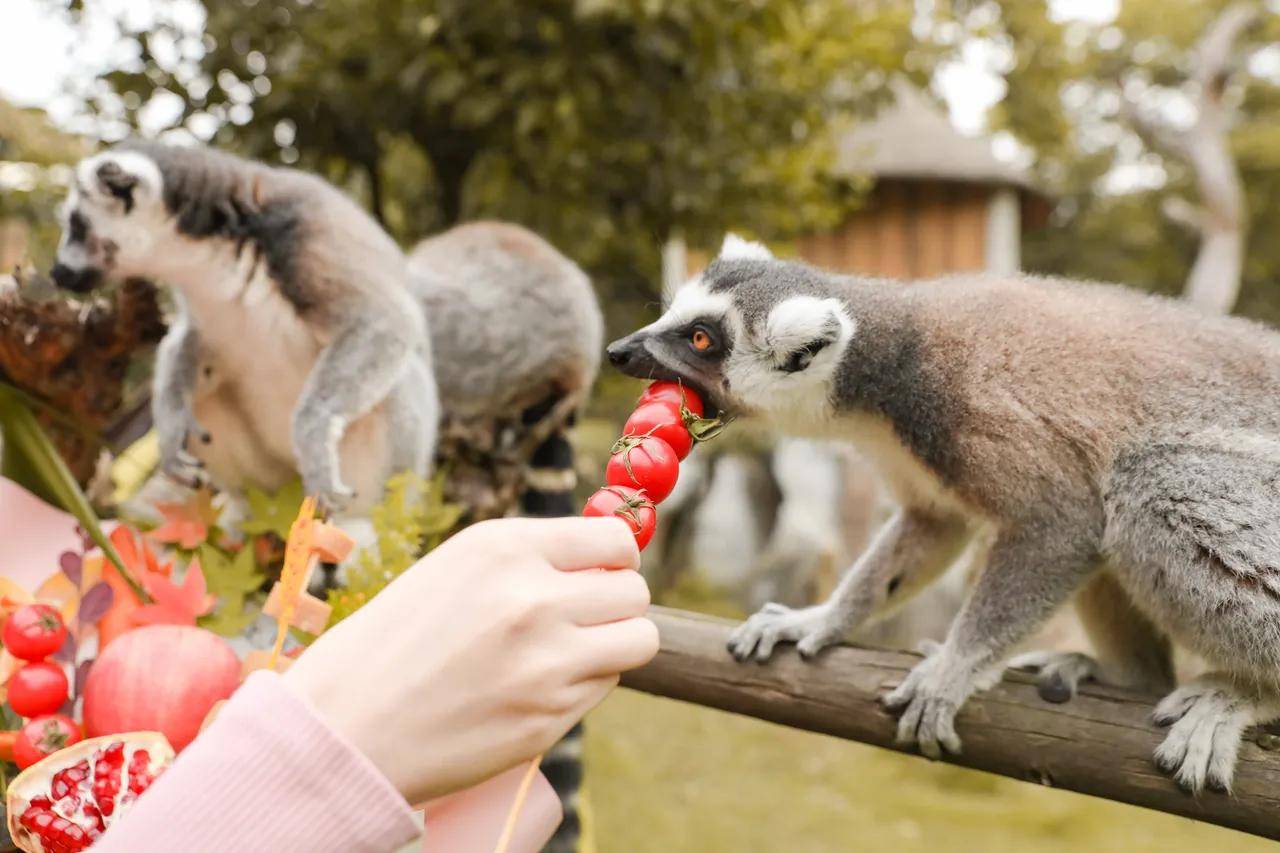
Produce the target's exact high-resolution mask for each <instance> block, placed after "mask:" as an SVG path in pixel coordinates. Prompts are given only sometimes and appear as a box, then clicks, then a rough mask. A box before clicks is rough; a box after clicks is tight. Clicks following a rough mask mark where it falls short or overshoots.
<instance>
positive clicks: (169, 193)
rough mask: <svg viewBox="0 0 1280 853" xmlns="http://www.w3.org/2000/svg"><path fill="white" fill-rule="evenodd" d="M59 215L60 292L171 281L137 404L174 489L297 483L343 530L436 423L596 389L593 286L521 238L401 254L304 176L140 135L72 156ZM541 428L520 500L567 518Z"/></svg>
mask: <svg viewBox="0 0 1280 853" xmlns="http://www.w3.org/2000/svg"><path fill="white" fill-rule="evenodd" d="M65 216H66V223H65V229H64V232H63V236H62V241H61V243H60V244H59V247H58V257H57V264H56V265H55V267H54V270H53V275H54V279H55V280H56V281H57V282H58V283H59V284H60V285H61V286H63V287H66V288H68V289H71V290H76V291H86V290H89V289H91V288H92V287H94V286H95V285H96V284H97V283H98V282H99V281H101V280H102V279H104V278H123V277H126V276H139V277H148V278H155V279H159V280H161V281H164V282H166V283H168V284H170V285H172V288H173V293H174V298H175V302H176V305H177V316H176V318H175V319H174V321H173V322H172V324H171V326H170V330H169V333H168V335H166V337H165V340H164V342H163V343H162V344H161V347H160V350H159V353H158V355H157V360H156V375H155V380H154V387H153V396H152V409H153V416H154V421H155V427H156V431H157V434H158V436H159V439H160V447H161V464H162V466H163V468H164V470H165V471H166V472H167V473H169V474H171V475H173V476H174V477H175V478H176V479H179V480H180V481H182V482H186V483H195V482H197V481H199V480H201V479H203V477H204V476H205V474H206V473H207V475H208V476H209V478H211V479H212V481H213V482H214V484H216V485H217V486H219V487H221V488H223V489H227V490H231V491H238V490H240V489H242V488H243V487H244V486H246V485H254V486H257V487H259V488H264V489H275V488H279V487H280V486H282V485H283V484H284V483H286V482H287V481H288V480H290V479H292V478H293V477H294V476H296V475H299V474H300V475H301V476H302V480H303V484H304V486H305V488H306V491H307V493H308V494H313V495H317V496H319V497H320V498H321V499H322V500H323V501H324V502H325V503H326V504H327V505H328V506H329V507H331V508H338V509H344V510H346V511H347V512H348V513H349V514H354V515H359V514H361V513H362V512H363V511H365V510H367V509H368V507H369V506H370V505H371V504H372V503H374V502H376V500H377V499H378V497H379V496H380V495H381V492H382V485H383V483H384V482H385V481H386V479H387V477H388V476H389V475H390V474H392V473H394V472H396V471H402V470H412V471H416V472H419V473H425V472H426V471H427V470H428V469H429V467H430V461H431V456H432V453H433V451H434V450H435V447H436V439H437V428H438V425H439V423H440V421H441V418H442V416H443V417H445V418H446V419H448V420H462V421H476V420H483V419H485V418H490V419H497V418H500V417H504V416H510V415H513V414H514V416H515V417H516V418H520V417H521V416H523V418H524V420H525V421H528V422H530V423H532V422H534V421H539V420H540V419H542V418H543V417H544V416H545V415H547V414H548V413H554V414H558V415H561V417H560V418H559V419H558V420H556V419H550V420H549V421H548V422H549V423H551V422H552V421H554V423H559V422H560V421H563V420H567V419H568V417H569V416H571V414H572V411H573V410H575V409H576V408H577V407H579V406H580V405H581V403H582V402H583V400H584V398H585V396H586V393H587V391H588V390H589V388H590V386H591V383H592V381H593V380H594V378H595V374H596V370H597V367H598V364H599V352H600V348H601V344H602V336H603V331H602V329H603V324H602V321H601V317H600V310H599V307H598V305H597V304H596V299H595V295H594V293H593V291H592V289H591V285H590V282H589V281H588V279H587V277H586V276H585V275H584V274H583V273H582V271H581V270H579V269H578V268H577V267H576V266H575V265H574V264H573V263H572V262H571V261H569V260H568V259H567V258H565V257H564V256H563V255H561V254H560V253H559V252H557V251H556V250H555V249H554V248H552V247H551V246H550V245H549V244H547V243H546V242H545V241H543V240H542V239H541V238H539V237H537V236H536V235H534V234H532V233H531V232H529V231H526V230H524V229H522V228H519V227H517V226H513V225H506V224H502V223H475V224H470V225H464V226H460V227H458V228H455V229H453V230H451V231H448V232H446V233H444V234H442V235H439V236H437V237H433V238H430V239H428V240H424V241H423V242H422V243H421V244H419V246H418V247H417V248H416V249H415V250H414V252H413V257H412V259H411V260H409V259H406V257H405V255H404V253H403V252H401V251H400V249H399V247H398V246H397V245H396V244H395V243H394V242H393V241H392V240H391V238H390V237H389V236H388V235H387V234H386V232H385V231H383V230H382V228H381V227H380V226H379V225H378V224H377V223H376V222H374V221H373V219H372V218H370V217H369V216H368V214H366V213H365V212H364V211H363V210H362V209H361V208H360V207H359V206H358V205H357V204H356V203H355V202H353V201H352V200H351V199H349V198H348V197H347V196H346V195H344V194H343V193H342V192H340V191H339V190H337V189H335V188H334V187H332V186H331V185H329V184H328V183H326V182H325V181H323V180H321V179H320V178H318V177H315V176H313V175H310V174H307V173H305V172H300V171H297V170H294V169H284V168H273V167H269V166H266V165H263V164H261V163H256V162H253V161H249V160H243V159H241V158H238V157H234V156H232V155H230V154H226V153H223V152H219V151H214V150H211V149H207V148H191V147H181V146H169V145H163V144H159V143H153V142H142V141H131V142H127V143H124V144H121V145H119V146H116V147H115V148H113V149H111V150H108V151H106V152H104V153H101V154H98V155H95V156H93V157H90V158H87V159H86V160H84V161H82V162H81V163H80V164H79V165H78V166H77V167H76V170H75V182H74V185H73V187H72V189H71V194H70V197H69V198H68V200H67V204H66V212H65ZM432 341H434V342H435V343H434V344H433V343H432ZM433 351H434V352H433ZM433 362H434V363H433ZM549 432H550V434H549V435H546V436H542V435H538V434H537V433H536V431H535V436H536V437H538V438H540V439H546V443H547V444H548V447H545V448H539V447H538V446H537V442H535V443H533V445H531V447H530V450H529V453H530V454H533V455H535V456H536V455H538V454H541V456H542V457H545V458H548V459H552V462H553V464H555V465H556V466H558V467H557V469H556V472H555V473H554V474H551V475H548V474H546V473H539V472H538V471H536V470H535V471H534V472H533V473H530V474H528V476H527V477H526V479H527V480H529V481H530V485H531V486H532V488H531V489H530V490H528V491H530V494H529V495H526V496H523V499H524V501H525V503H526V505H528V506H529V507H531V508H533V509H535V510H539V511H542V514H546V512H549V511H550V509H556V510H560V511H561V512H558V513H557V514H563V513H564V511H569V512H571V511H572V506H571V501H570V498H569V496H568V494H567V492H566V490H565V488H564V486H565V484H566V483H569V478H570V477H571V475H572V466H571V459H570V458H568V457H567V456H566V454H567V453H568V450H567V444H565V443H564V438H563V435H562V434H560V435H559V438H556V437H555V436H556V435H557V433H555V431H554V430H551V431H549ZM552 457H554V458H552ZM535 464H541V463H540V462H539V460H537V459H535ZM566 466H567V467H568V469H569V470H568V471H566V470H564V468H565V467H566ZM539 486H542V487H544V488H541V489H540V488H539ZM552 486H554V487H555V488H554V490H553V491H554V493H553V494H552V495H551V496H550V497H546V498H544V497H541V493H542V492H543V491H545V490H546V488H551V487H552ZM548 501H550V503H551V504H553V505H554V506H550V507H545V506H544V504H547V503H548Z"/></svg>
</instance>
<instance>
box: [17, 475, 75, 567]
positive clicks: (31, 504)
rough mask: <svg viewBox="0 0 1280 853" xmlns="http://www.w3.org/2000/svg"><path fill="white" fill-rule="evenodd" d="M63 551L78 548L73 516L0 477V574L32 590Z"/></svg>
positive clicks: (56, 562)
mask: <svg viewBox="0 0 1280 853" xmlns="http://www.w3.org/2000/svg"><path fill="white" fill-rule="evenodd" d="M63 551H75V552H77V553H78V552H79V551H80V537H79V535H78V534H77V533H76V519H75V516H73V515H70V514H69V513H65V512H63V511H62V510H60V509H58V508H57V507H52V506H49V504H47V503H45V502H44V501H42V500H40V498H38V497H36V496H35V495H33V494H31V493H30V492H28V491H27V490H26V489H24V488H22V487H21V486H19V485H18V484H17V483H15V482H13V481H12V480H8V479H5V478H3V477H0V575H4V576H5V577H7V578H9V579H10V580H12V581H14V582H16V583H17V584H18V585H19V586H21V587H23V588H24V589H26V590H27V591H29V592H35V590H36V588H37V587H38V586H40V584H41V583H43V582H44V581H45V580H46V579H48V577H49V576H50V575H52V574H54V573H56V572H57V571H58V557H59V556H60V555H61V554H62V552H63Z"/></svg>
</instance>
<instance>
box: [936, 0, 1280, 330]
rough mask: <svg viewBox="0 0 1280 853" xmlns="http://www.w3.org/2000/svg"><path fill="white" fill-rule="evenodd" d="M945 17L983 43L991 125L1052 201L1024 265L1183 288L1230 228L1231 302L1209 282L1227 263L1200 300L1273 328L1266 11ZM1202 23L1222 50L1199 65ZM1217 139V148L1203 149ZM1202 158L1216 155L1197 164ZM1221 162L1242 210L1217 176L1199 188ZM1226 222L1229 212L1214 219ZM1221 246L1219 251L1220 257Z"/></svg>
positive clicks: (1278, 161)
mask: <svg viewBox="0 0 1280 853" xmlns="http://www.w3.org/2000/svg"><path fill="white" fill-rule="evenodd" d="M1229 10H1230V11H1229ZM957 16H958V18H959V20H960V21H961V22H962V23H964V24H966V25H967V32H968V33H969V34H970V35H971V36H974V37H978V38H981V39H983V40H986V41H987V43H988V44H989V45H990V46H991V47H992V48H993V49H992V55H993V56H994V58H995V63H996V68H995V70H996V71H997V72H998V73H1000V74H1001V75H1002V76H1003V77H1004V79H1005V82H1006V84H1007V92H1006V94H1005V96H1004V98H1003V99H1002V100H1001V101H1000V102H999V103H998V104H997V105H996V107H995V108H994V109H993V111H992V115H991V120H992V123H993V125H994V126H995V127H997V128H1000V129H1004V130H1008V131H1011V132H1012V133H1013V134H1014V135H1015V136H1016V137H1017V138H1018V139H1019V140H1021V141H1022V142H1023V143H1025V144H1026V145H1027V146H1028V147H1029V148H1030V150H1031V153H1032V155H1033V156H1034V158H1035V167H1036V170H1037V172H1038V174H1039V175H1040V176H1041V178H1042V179H1043V180H1044V181H1045V183H1046V186H1047V187H1048V188H1050V190H1051V191H1053V192H1054V193H1055V194H1057V196H1058V197H1059V199H1060V201H1059V204H1058V205H1057V209H1056V211H1055V216H1054V219H1053V221H1052V223H1051V225H1050V227H1049V228H1046V229H1043V230H1041V231H1039V232H1038V233H1036V234H1033V235H1031V236H1030V237H1029V238H1028V244H1027V246H1026V247H1025V250H1026V251H1025V254H1024V258H1025V261H1026V263H1027V264H1028V266H1029V267H1031V268H1033V269H1037V270H1042V271H1047V272H1053V273H1058V274H1063V275H1070V276H1075V277H1083V278H1096V279H1102V280H1108V281H1120V282H1124V283H1126V284H1132V285H1136V286H1139V287H1145V288H1147V289H1150V290H1155V291H1159V292H1163V293H1169V294H1180V293H1187V292H1189V291H1190V290H1191V289H1192V285H1193V282H1194V281H1195V280H1196V276H1195V274H1194V270H1195V267H1196V260H1195V259H1196V258H1197V256H1198V253H1199V249H1200V247H1201V246H1202V245H1203V246H1204V247H1205V248H1206V249H1207V250H1209V256H1206V257H1205V260H1206V261H1209V260H1212V257H1211V256H1219V257H1220V255H1217V247H1220V246H1222V243H1221V242H1217V237H1218V236H1225V237H1226V242H1227V243H1228V244H1229V243H1230V242H1231V241H1232V238H1231V236H1230V231H1231V229H1232V228H1233V227H1235V228H1237V229H1243V230H1244V240H1243V242H1244V246H1245V253H1244V256H1243V270H1242V274H1241V276H1240V288H1239V298H1238V299H1233V298H1232V294H1231V293H1230V292H1229V288H1223V287H1220V286H1217V285H1220V284H1221V283H1222V281H1223V279H1224V278H1226V279H1227V280H1229V279H1230V278H1231V271H1230V269H1229V263H1228V266H1225V267H1224V266H1221V265H1219V264H1217V263H1213V264H1211V266H1212V268H1214V269H1216V270H1219V271H1220V272H1217V273H1214V274H1211V275H1209V276H1206V277H1202V278H1200V279H1199V280H1200V281H1201V282H1202V284H1201V285H1200V290H1199V292H1201V293H1204V292H1206V291H1216V293H1215V294H1211V295H1210V296H1208V297H1207V298H1206V304H1207V303H1212V307H1216V308H1219V309H1230V308H1231V307H1232V303H1233V302H1234V308H1235V310H1237V311H1238V312H1240V313H1243V314H1247V315H1250V316H1254V317H1259V318H1264V319H1267V320H1270V321H1272V322H1277V321H1280V288H1277V287H1276V285H1275V282H1276V281H1277V279H1280V245H1277V243H1276V241H1275V240H1274V239H1273V238H1272V237H1271V235H1273V234H1274V233H1276V229H1277V228H1278V227H1280V208H1277V207H1276V205H1275V204H1274V201H1273V200H1274V199H1275V198H1277V197H1278V196H1277V193H1278V192H1280V89H1278V88H1277V84H1280V49H1277V47H1276V42H1277V36H1280V20H1277V17H1276V15H1275V14H1274V12H1273V10H1270V9H1269V8H1268V7H1267V6H1266V5H1265V4H1264V3H1262V2H1257V1H1256V0H1255V2H1246V3H1229V2H1225V0H1125V2H1124V3H1122V4H1121V5H1120V9H1119V13H1118V15H1117V17H1116V19H1115V20H1114V21H1108V22H1105V23H1099V24H1091V23H1088V22H1084V21H1080V20H1068V21H1059V20H1056V19H1054V18H1053V17H1052V16H1051V14H1050V10H1049V9H1048V8H1046V4H1040V3H1019V2H1016V0H999V2H978V3H966V4H959V6H958V8H957ZM1215 22H1217V25H1218V32H1219V34H1220V35H1225V36H1228V38H1226V39H1222V40H1220V41H1223V42H1229V43H1230V44H1231V45H1232V48H1231V49H1230V50H1225V51H1223V50H1219V51H1218V52H1217V54H1218V55H1217V58H1216V59H1214V58H1212V57H1210V58H1208V61H1206V59H1207V57H1206V47H1207V46H1208V45H1209V43H1210V42H1213V41H1214V40H1213V39H1212V38H1211V37H1209V36H1208V35H1207V34H1208V33H1209V32H1210V31H1212V30H1214V29H1215V27H1214V25H1215ZM1245 23H1251V24H1252V26H1249V27H1245V26H1244V24H1245ZM1233 72H1234V73H1233ZM1215 140H1221V141H1223V142H1224V143H1225V146H1224V148H1223V149H1222V150H1219V151H1217V152H1214V151H1212V148H1213V146H1214V144H1215ZM1189 146H1191V147H1193V148H1194V149H1195V150H1196V151H1197V152H1200V153H1198V154H1197V153H1193V152H1192V150H1190V148H1189ZM1205 152H1208V153H1209V154H1210V155H1211V156H1210V157H1209V158H1208V159H1209V160H1212V161H1214V162H1211V163H1207V164H1206V160H1205V157H1204V156H1203V155H1204V154H1205ZM1214 154H1216V155H1218V156H1216V157H1214V156H1212V155H1214ZM1224 164H1226V165H1227V166H1228V167H1233V168H1234V169H1235V170H1238V173H1239V177H1240V186H1241V187H1242V188H1243V191H1244V198H1243V204H1242V206H1241V207H1242V208H1243V209H1242V210H1240V209H1239V208H1237V207H1236V206H1235V205H1234V203H1233V199H1232V198H1231V197H1230V196H1231V187H1230V180H1229V175H1228V176H1227V179H1226V180H1225V181H1223V180H1211V181H1210V182H1209V183H1208V184H1206V183H1205V181H1204V177H1205V176H1208V175H1209V174H1210V173H1211V172H1213V171H1214V170H1215V169H1216V170H1217V171H1218V172H1219V173H1221V172H1222V171H1223V170H1222V169H1221V168H1218V167H1221V166H1223V165H1224ZM1223 186H1225V187H1226V191H1225V192H1217V191H1215V187H1223ZM1191 210H1194V211H1196V212H1197V215H1196V216H1195V217H1194V219H1195V222H1194V224H1195V226H1196V227H1194V228H1192V229H1187V228H1186V227H1185V224H1184V222H1185V220H1187V218H1188V217H1186V216H1182V215H1179V214H1181V213H1183V212H1185V211H1191ZM1202 211H1208V215H1207V216H1206V215H1201V212H1202ZM1170 212H1172V213H1173V214H1174V216H1170V215H1169V214H1170ZM1233 213H1238V214H1240V215H1239V216H1237V217H1236V219H1235V221H1234V222H1230V221H1227V220H1229V219H1230V218H1231V215H1232V214H1233ZM1245 215H1247V219H1246V218H1245ZM1223 224H1225V225H1226V226H1227V227H1226V229H1225V232H1226V233H1224V232H1223V230H1222V229H1219V228H1218V226H1220V225H1223ZM1206 235H1207V239H1206ZM1225 248H1226V253H1225V254H1226V255H1227V256H1228V257H1229V256H1230V255H1231V253H1232V251H1233V249H1232V247H1231V246H1230V245H1227V246H1226V247H1225ZM1205 278H1207V279H1210V281H1209V282H1208V284H1209V285H1211V286H1210V287H1207V288H1206V287H1204V280H1205Z"/></svg>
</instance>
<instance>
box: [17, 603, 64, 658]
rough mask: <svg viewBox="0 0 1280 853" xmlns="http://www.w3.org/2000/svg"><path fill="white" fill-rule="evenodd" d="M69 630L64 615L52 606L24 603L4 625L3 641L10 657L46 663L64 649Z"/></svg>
mask: <svg viewBox="0 0 1280 853" xmlns="http://www.w3.org/2000/svg"><path fill="white" fill-rule="evenodd" d="M66 639H67V627H66V626H65V625H63V624H62V614H61V613H59V612H58V609H57V608H56V607H51V606H50V605H48V604H24V605H22V606H21V607H19V608H18V609H17V610H15V611H14V612H13V615H12V616H10V617H9V621H8V622H6V623H4V634H3V635H2V636H0V640H3V641H4V647H5V649H7V650H8V652H9V654H11V655H13V656H14V657H15V658H18V659H20V660H44V659H45V658H47V657H48V656H49V655H51V654H53V653H54V652H56V651H57V650H58V649H60V648H62V643H63V642H64V641H65V640H66Z"/></svg>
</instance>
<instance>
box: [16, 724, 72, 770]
mask: <svg viewBox="0 0 1280 853" xmlns="http://www.w3.org/2000/svg"><path fill="white" fill-rule="evenodd" d="M83 738H84V735H83V734H81V732H80V727H79V726H78V725H76V722H75V720H73V719H71V718H70V717H68V716H66V715H65V714H53V715H50V716H44V717H37V718H35V719H34V720H32V721H31V722H29V723H27V724H26V725H25V726H23V727H22V729H21V730H20V731H19V732H18V736H17V738H15V739H14V742H13V760H14V762H15V763H16V764H17V765H18V767H20V768H22V769H24V770H25V769H26V768H28V767H30V766H31V765H32V764H35V763H36V762H37V761H39V760H40V759H42V758H44V757H46V756H48V755H52V754H53V753H55V752H57V751H58V750H60V749H62V748H63V747H64V746H71V744H73V743H79V742H80V741H81V740H82V739H83Z"/></svg>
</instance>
